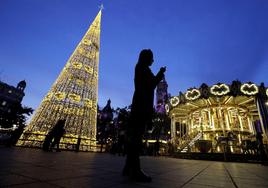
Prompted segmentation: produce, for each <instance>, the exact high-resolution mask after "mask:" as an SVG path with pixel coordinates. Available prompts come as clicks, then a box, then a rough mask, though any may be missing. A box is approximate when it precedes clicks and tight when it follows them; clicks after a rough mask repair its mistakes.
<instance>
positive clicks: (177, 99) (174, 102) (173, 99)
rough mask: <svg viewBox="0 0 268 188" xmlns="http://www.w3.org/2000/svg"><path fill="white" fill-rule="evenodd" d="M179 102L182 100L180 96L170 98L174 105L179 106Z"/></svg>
mask: <svg viewBox="0 0 268 188" xmlns="http://www.w3.org/2000/svg"><path fill="white" fill-rule="evenodd" d="M179 102H180V99H179V98H178V97H172V98H171V99H170V104H171V106H173V107H175V106H177V105H178V104H179Z"/></svg>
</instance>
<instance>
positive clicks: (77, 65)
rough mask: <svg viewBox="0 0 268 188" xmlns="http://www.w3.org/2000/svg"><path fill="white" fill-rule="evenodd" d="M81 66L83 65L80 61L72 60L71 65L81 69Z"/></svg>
mask: <svg viewBox="0 0 268 188" xmlns="http://www.w3.org/2000/svg"><path fill="white" fill-rule="evenodd" d="M82 66H83V65H82V63H80V62H73V67H74V68H76V69H81V68H82Z"/></svg>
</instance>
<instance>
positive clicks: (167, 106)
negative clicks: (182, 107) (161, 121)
mask: <svg viewBox="0 0 268 188" xmlns="http://www.w3.org/2000/svg"><path fill="white" fill-rule="evenodd" d="M165 109H166V112H167V113H168V112H169V105H168V104H166V105H165Z"/></svg>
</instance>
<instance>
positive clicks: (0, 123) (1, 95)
mask: <svg viewBox="0 0 268 188" xmlns="http://www.w3.org/2000/svg"><path fill="white" fill-rule="evenodd" d="M25 88H26V82H25V80H23V81H20V82H19V83H18V84H17V87H14V86H11V85H8V84H6V83H4V82H1V81H0V127H1V128H11V127H12V126H13V123H14V122H10V121H9V118H8V117H9V116H10V115H11V114H12V113H15V111H16V107H17V106H18V105H20V104H21V101H22V99H23V97H24V95H25V94H24V90H25Z"/></svg>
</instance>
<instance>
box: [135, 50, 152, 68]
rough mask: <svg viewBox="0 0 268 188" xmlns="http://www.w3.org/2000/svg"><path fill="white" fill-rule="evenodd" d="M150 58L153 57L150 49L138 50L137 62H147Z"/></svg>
mask: <svg viewBox="0 0 268 188" xmlns="http://www.w3.org/2000/svg"><path fill="white" fill-rule="evenodd" d="M152 58H153V52H152V50H151V49H143V50H142V51H141V52H140V55H139V60H138V63H140V64H144V63H147V62H148V61H151V59H152Z"/></svg>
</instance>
